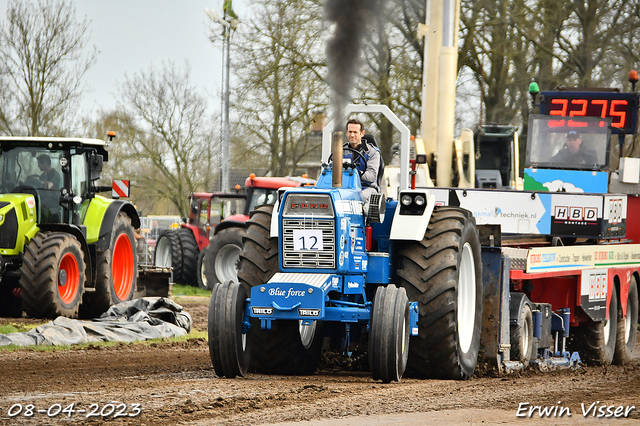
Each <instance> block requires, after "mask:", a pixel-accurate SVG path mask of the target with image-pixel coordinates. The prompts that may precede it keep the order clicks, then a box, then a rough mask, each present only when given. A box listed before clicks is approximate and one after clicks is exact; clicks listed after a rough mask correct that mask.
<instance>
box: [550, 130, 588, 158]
mask: <svg viewBox="0 0 640 426" xmlns="http://www.w3.org/2000/svg"><path fill="white" fill-rule="evenodd" d="M551 161H552V162H554V163H566V164H597V163H598V158H597V156H596V153H595V151H593V150H592V149H589V148H587V147H585V146H583V144H582V138H580V134H579V133H578V132H576V131H575V130H572V131H570V132H569V133H567V140H566V142H565V144H564V146H563V147H562V148H561V149H560V151H558V152H557V153H556V154H555V155H554V156H553V157H551Z"/></svg>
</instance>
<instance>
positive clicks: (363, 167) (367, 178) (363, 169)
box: [343, 119, 380, 203]
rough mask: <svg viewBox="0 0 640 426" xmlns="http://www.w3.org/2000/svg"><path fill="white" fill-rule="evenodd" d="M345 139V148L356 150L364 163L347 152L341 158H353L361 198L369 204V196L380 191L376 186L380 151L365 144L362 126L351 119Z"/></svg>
mask: <svg viewBox="0 0 640 426" xmlns="http://www.w3.org/2000/svg"><path fill="white" fill-rule="evenodd" d="M346 131H347V139H348V140H349V143H348V145H347V144H345V145H344V147H345V148H347V147H348V148H351V149H354V150H357V151H358V152H359V153H360V154H362V157H363V158H364V160H365V161H362V159H359V158H358V157H357V156H355V155H354V154H352V153H351V152H349V151H345V152H344V155H343V157H344V158H349V159H352V158H353V157H355V161H356V168H357V169H358V171H359V172H360V181H361V182H362V197H363V198H364V202H365V203H367V202H369V197H371V194H375V193H376V192H379V191H380V187H379V186H378V168H379V166H380V151H378V148H376V147H375V146H372V145H370V144H367V143H366V142H365V141H364V139H363V137H364V126H363V125H362V123H361V122H360V121H359V120H356V119H351V120H349V121H347V128H346Z"/></svg>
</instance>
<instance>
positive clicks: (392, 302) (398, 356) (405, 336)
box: [369, 284, 409, 383]
mask: <svg viewBox="0 0 640 426" xmlns="http://www.w3.org/2000/svg"><path fill="white" fill-rule="evenodd" d="M408 357H409V299H408V298H407V293H406V291H405V290H404V289H403V288H402V289H398V288H397V287H396V286H395V285H393V284H389V285H388V286H386V287H382V286H380V287H378V289H377V290H376V295H375V299H374V302H373V314H372V318H371V330H370V332H369V367H370V368H371V374H372V375H373V379H374V380H382V381H383V382H384V383H389V382H391V381H395V382H399V381H400V379H401V378H402V374H403V373H404V369H405V368H406V366H407V358H408Z"/></svg>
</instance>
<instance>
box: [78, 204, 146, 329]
mask: <svg viewBox="0 0 640 426" xmlns="http://www.w3.org/2000/svg"><path fill="white" fill-rule="evenodd" d="M137 277H138V256H137V253H136V240H135V235H134V231H133V226H132V225H131V218H129V216H127V215H126V213H124V212H120V213H119V214H118V216H117V218H116V220H115V222H114V223H113V230H112V232H111V243H110V244H109V248H108V249H106V250H98V251H97V253H96V289H95V291H93V292H87V293H85V295H84V297H83V301H82V306H81V307H80V316H81V317H82V318H97V317H99V316H100V315H102V313H103V312H105V311H106V310H107V309H109V307H110V306H111V305H117V304H118V303H121V302H124V301H127V300H131V298H132V297H133V293H134V291H135V289H136V282H137Z"/></svg>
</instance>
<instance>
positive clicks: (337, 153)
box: [331, 132, 342, 188]
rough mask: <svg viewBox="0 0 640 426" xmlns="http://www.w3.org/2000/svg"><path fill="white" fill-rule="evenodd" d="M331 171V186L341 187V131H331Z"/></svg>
mask: <svg viewBox="0 0 640 426" xmlns="http://www.w3.org/2000/svg"><path fill="white" fill-rule="evenodd" d="M331 153H332V154H333V172H332V175H331V186H333V187H334V188H342V132H334V133H333V147H332V148H331Z"/></svg>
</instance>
